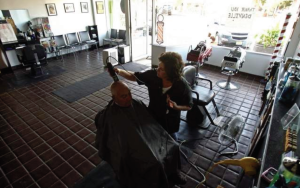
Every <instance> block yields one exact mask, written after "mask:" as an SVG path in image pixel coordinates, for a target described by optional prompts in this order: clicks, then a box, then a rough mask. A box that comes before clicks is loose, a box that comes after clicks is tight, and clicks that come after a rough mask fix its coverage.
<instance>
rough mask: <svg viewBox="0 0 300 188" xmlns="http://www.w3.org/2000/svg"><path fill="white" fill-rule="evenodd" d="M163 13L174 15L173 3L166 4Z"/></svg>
mask: <svg viewBox="0 0 300 188" xmlns="http://www.w3.org/2000/svg"><path fill="white" fill-rule="evenodd" d="M162 13H163V14H168V15H169V16H170V15H172V6H171V5H164V6H163V9H162Z"/></svg>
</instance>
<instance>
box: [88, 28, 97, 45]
mask: <svg viewBox="0 0 300 188" xmlns="http://www.w3.org/2000/svg"><path fill="white" fill-rule="evenodd" d="M88 32H89V35H90V38H91V40H95V41H97V43H98V46H99V37H98V29H97V25H91V26H88Z"/></svg>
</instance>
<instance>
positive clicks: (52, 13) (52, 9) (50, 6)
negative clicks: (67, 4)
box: [46, 3, 57, 16]
mask: <svg viewBox="0 0 300 188" xmlns="http://www.w3.org/2000/svg"><path fill="white" fill-rule="evenodd" d="M46 9H47V12H48V16H57V11H56V7H55V4H54V3H49V4H46Z"/></svg>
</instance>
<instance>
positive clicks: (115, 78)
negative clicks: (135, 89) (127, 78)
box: [106, 62, 119, 82]
mask: <svg viewBox="0 0 300 188" xmlns="http://www.w3.org/2000/svg"><path fill="white" fill-rule="evenodd" d="M106 64H107V69H108V72H109V74H110V75H111V77H112V78H113V79H114V81H115V82H117V81H119V78H118V76H117V74H116V72H115V70H114V68H113V66H112V64H111V63H110V62H107V63H106Z"/></svg>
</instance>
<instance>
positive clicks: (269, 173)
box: [261, 167, 277, 183]
mask: <svg viewBox="0 0 300 188" xmlns="http://www.w3.org/2000/svg"><path fill="white" fill-rule="evenodd" d="M276 173H277V170H276V169H275V168H273V167H270V168H268V169H267V170H266V171H264V172H263V173H262V175H261V177H262V178H263V179H265V180H266V181H267V182H269V183H271V181H272V180H273V178H274V176H275V175H276Z"/></svg>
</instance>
